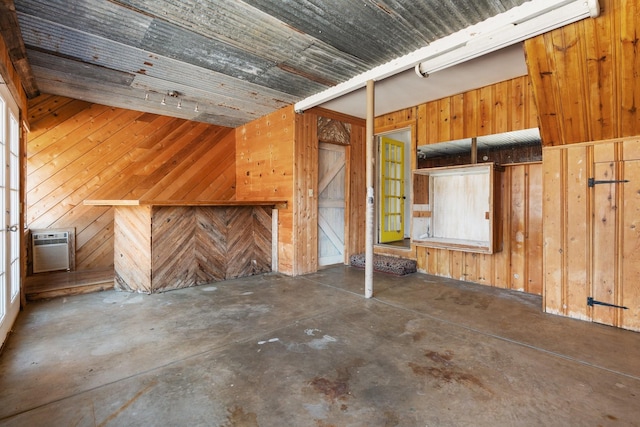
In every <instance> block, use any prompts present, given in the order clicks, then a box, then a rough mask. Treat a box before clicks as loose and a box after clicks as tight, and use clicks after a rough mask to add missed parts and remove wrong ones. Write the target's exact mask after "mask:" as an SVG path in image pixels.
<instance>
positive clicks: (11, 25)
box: [0, 0, 40, 99]
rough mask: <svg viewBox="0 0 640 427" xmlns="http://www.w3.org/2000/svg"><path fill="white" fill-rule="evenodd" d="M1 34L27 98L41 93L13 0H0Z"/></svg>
mask: <svg viewBox="0 0 640 427" xmlns="http://www.w3.org/2000/svg"><path fill="white" fill-rule="evenodd" d="M0 36H2V38H3V39H4V43H5V44H6V47H7V51H8V52H9V58H10V59H11V62H12V63H13V66H14V68H15V69H16V71H17V73H18V76H19V77H20V81H21V82H22V87H23V89H24V92H25V94H26V95H27V98H29V99H32V98H35V97H36V96H38V95H40V91H39V90H38V86H37V85H36V78H35V76H34V75H33V71H32V70H31V65H30V64H29V59H28V58H27V49H26V48H25V47H24V41H23V40H22V33H21V32H20V26H19V25H18V16H17V15H16V7H15V5H14V3H13V0H0Z"/></svg>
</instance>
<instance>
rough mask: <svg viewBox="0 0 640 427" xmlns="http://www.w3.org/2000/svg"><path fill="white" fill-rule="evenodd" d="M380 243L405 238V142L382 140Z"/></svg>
mask: <svg viewBox="0 0 640 427" xmlns="http://www.w3.org/2000/svg"><path fill="white" fill-rule="evenodd" d="M380 181H381V183H382V185H381V187H382V191H381V195H380V201H381V208H380V243H387V242H397V241H399V240H402V239H404V143H402V142H400V141H395V140H393V139H391V138H387V137H382V138H381V140H380Z"/></svg>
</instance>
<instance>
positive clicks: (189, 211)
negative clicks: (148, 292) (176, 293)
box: [151, 206, 214, 292]
mask: <svg viewBox="0 0 640 427" xmlns="http://www.w3.org/2000/svg"><path fill="white" fill-rule="evenodd" d="M210 209H214V208H210ZM195 211H196V208H193V207H189V206H176V207H155V208H153V216H152V219H151V235H152V242H151V258H152V261H151V270H152V277H151V287H152V289H153V292H159V291H163V290H167V289H177V288H187V287H189V286H194V285H195V284H196V274H195V271H196V266H197V263H196V262H195V239H194V236H195V231H196V221H195V220H196V215H195Z"/></svg>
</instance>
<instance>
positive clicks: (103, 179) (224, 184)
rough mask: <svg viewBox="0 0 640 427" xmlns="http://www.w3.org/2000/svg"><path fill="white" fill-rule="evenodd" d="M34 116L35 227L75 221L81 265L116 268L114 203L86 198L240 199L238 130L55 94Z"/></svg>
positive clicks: (29, 208)
mask: <svg viewBox="0 0 640 427" xmlns="http://www.w3.org/2000/svg"><path fill="white" fill-rule="evenodd" d="M29 122H30V123H31V132H30V133H29V135H28V143H27V166H26V168H27V179H26V200H27V203H26V221H27V225H28V227H30V228H68V227H75V229H76V247H77V253H76V268H77V269H78V270H86V269H95V268H104V267H109V266H113V243H114V241H113V215H114V214H113V209H112V208H104V207H91V206H84V205H83V204H82V202H83V200H85V199H148V200H159V199H164V200H167V199H175V200H232V199H234V198H235V178H236V176H235V133H234V131H233V129H229V128H225V127H220V126H213V125H208V124H203V123H196V122H190V121H187V120H182V119H175V118H170V117H166V116H159V115H155V114H149V113H141V112H137V111H131V110H125V109H119V108H112V107H107V106H104V105H99V104H91V103H88V102H84V101H79V100H73V99H69V98H63V97H59V96H50V95H41V96H39V97H38V98H35V99H33V100H31V101H30V102H29Z"/></svg>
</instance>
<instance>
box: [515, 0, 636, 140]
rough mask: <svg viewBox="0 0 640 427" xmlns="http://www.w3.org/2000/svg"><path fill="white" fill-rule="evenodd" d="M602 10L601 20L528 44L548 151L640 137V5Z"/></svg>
mask: <svg viewBox="0 0 640 427" xmlns="http://www.w3.org/2000/svg"><path fill="white" fill-rule="evenodd" d="M600 5H601V10H602V13H601V15H600V16H599V17H598V18H595V19H585V20H582V21H580V22H576V23H574V24H571V25H567V26H565V27H563V28H560V29H557V30H554V31H551V32H549V33H546V34H544V35H541V36H538V37H535V38H532V39H529V40H527V41H526V42H525V52H526V58H527V65H528V68H529V75H530V77H531V82H532V85H533V91H534V94H535V98H536V102H537V105H538V112H539V114H540V131H541V134H542V141H543V144H544V145H545V146H552V145H564V144H572V143H577V142H586V141H601V140H608V139H615V138H623V137H627V136H635V135H638V134H640V111H639V109H638V104H639V103H640V85H638V81H637V76H636V74H637V70H638V69H639V68H640V52H638V49H637V43H638V36H637V34H638V30H639V29H640V4H638V2H637V1H636V0H600Z"/></svg>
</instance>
